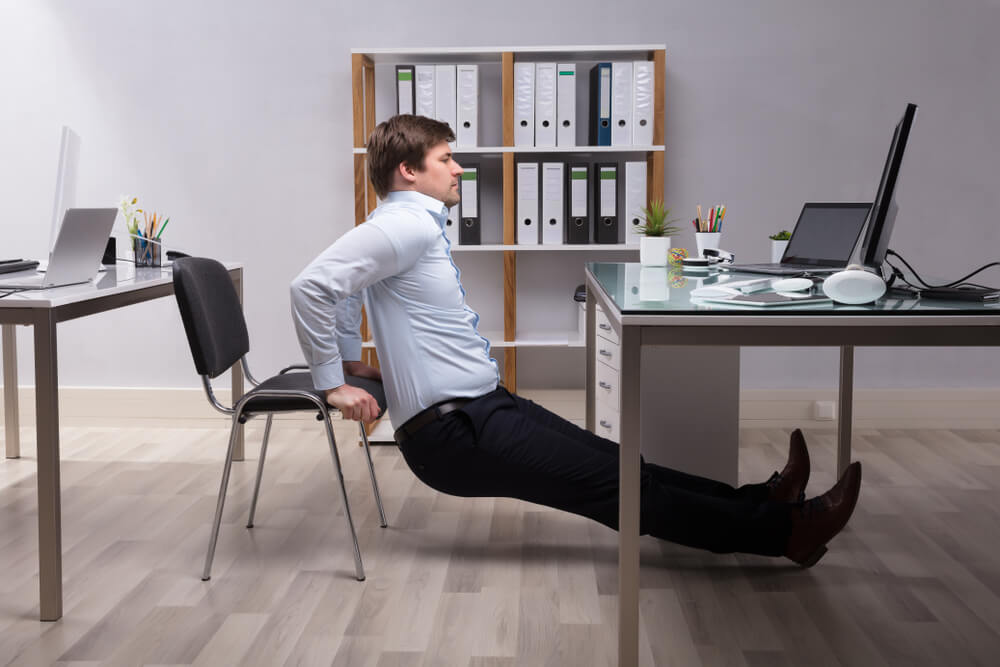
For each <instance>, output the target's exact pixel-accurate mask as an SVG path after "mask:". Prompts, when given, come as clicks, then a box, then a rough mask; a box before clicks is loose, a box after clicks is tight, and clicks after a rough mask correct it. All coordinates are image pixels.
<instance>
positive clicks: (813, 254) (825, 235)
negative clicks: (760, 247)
mask: <svg viewBox="0 0 1000 667" xmlns="http://www.w3.org/2000/svg"><path fill="white" fill-rule="evenodd" d="M871 207H872V205H871V203H858V204H841V203H816V202H810V203H807V204H806V205H805V206H803V207H802V213H800V214H799V219H798V222H796V223H795V229H793V230H792V237H791V238H790V239H789V240H788V247H786V248H785V254H784V255H782V256H781V262H779V263H778V264H774V263H766V264H722V265H719V268H720V269H724V270H726V271H739V272H742V273H766V274H769V275H775V276H794V275H798V274H801V273H807V272H808V273H833V272H836V271H841V270H843V269H844V268H845V267H846V266H847V264H848V263H849V261H850V259H851V254H852V253H853V252H854V247H855V246H856V245H857V243H858V239H859V238H860V237H861V230H862V229H864V227H865V221H866V220H867V219H868V212H869V211H870V210H871Z"/></svg>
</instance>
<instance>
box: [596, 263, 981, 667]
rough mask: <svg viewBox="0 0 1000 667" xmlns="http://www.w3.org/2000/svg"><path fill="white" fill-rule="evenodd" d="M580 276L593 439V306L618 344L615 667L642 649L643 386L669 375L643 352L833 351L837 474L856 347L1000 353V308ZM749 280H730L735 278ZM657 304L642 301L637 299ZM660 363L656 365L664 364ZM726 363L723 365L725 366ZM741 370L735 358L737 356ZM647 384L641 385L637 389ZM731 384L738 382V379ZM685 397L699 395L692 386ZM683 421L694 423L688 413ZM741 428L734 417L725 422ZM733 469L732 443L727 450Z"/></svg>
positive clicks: (622, 269) (680, 278)
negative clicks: (695, 297)
mask: <svg viewBox="0 0 1000 667" xmlns="http://www.w3.org/2000/svg"><path fill="white" fill-rule="evenodd" d="M586 277H587V428H588V429H590V430H591V431H593V430H594V427H595V423H594V415H595V402H596V401H595V391H596V387H595V373H596V366H597V364H598V363H600V362H598V361H595V353H596V348H595V345H596V340H597V335H596V332H595V331H596V316H595V306H596V305H600V307H601V309H602V311H603V313H604V314H605V315H606V317H607V322H608V324H609V325H610V327H611V328H612V329H613V331H614V334H615V335H616V336H617V338H618V340H619V348H620V349H619V352H620V376H619V378H620V398H619V407H620V446H621V449H620V457H621V463H620V468H619V469H620V485H619V508H618V509H619V514H618V517H619V536H618V588H619V591H618V594H619V598H618V602H619V607H618V664H619V665H620V666H621V667H628V666H632V665H636V664H637V663H638V646H639V444H640V432H641V426H642V425H643V423H644V421H646V416H644V415H643V414H642V411H641V397H642V395H643V385H644V383H645V384H652V382H651V380H652V381H653V382H661V381H662V376H663V375H664V373H665V372H666V369H664V368H662V367H657V366H656V365H652V364H642V363H640V362H641V360H642V358H643V352H644V351H645V350H659V351H661V352H663V351H666V352H667V353H673V354H674V355H675V357H677V358H682V357H683V356H684V354H685V350H688V349H691V348H693V347H703V346H717V347H719V348H720V349H728V350H730V351H732V350H737V351H738V349H739V347H740V346H743V345H754V346H830V347H839V348H840V395H839V401H838V408H839V417H838V422H837V430H838V448H837V470H838V471H841V470H843V469H844V468H845V467H847V464H848V463H849V462H850V456H851V419H852V410H851V405H852V401H853V383H854V347H855V346H858V345H862V346H892V347H895V346H949V347H952V346H995V345H1000V328H998V327H1000V304H992V305H984V304H977V303H972V302H968V301H930V302H925V303H921V302H919V301H917V300H913V299H892V298H889V299H883V300H880V301H879V302H878V303H876V304H874V305H865V306H842V305H817V306H806V307H797V308H789V307H783V308H769V309H761V308H754V307H747V306H743V307H739V306H727V305H709V304H702V305H699V304H695V303H692V302H691V299H690V291H691V289H692V288H693V287H696V286H697V280H696V279H694V278H693V277H691V278H688V277H685V276H684V275H683V274H681V273H679V272H675V273H670V272H668V271H667V269H665V268H658V269H656V268H642V269H640V268H639V267H638V266H637V265H635V264H620V263H589V264H587V268H586ZM748 277H750V276H747V275H742V276H733V279H742V278H748ZM644 293H645V295H646V296H652V298H656V299H657V300H655V301H654V300H643V299H642V297H643V296H644ZM661 358H662V357H661ZM731 358H732V357H730V359H731ZM735 360H736V363H737V365H738V363H739V356H738V352H737V354H736V356H735ZM644 375H645V376H646V378H645V381H644ZM737 377H738V376H737ZM687 391H695V392H696V391H698V388H697V386H695V387H688V389H687ZM681 418H682V419H687V420H698V419H701V415H699V414H697V413H694V414H692V413H688V414H686V415H681ZM729 419H731V420H738V419H739V414H738V410H737V411H735V412H733V413H732V414H731V415H729ZM728 456H729V457H731V461H730V464H731V465H734V464H735V463H736V460H737V457H738V442H737V441H736V439H734V440H733V441H732V442H731V443H730V453H729V454H728Z"/></svg>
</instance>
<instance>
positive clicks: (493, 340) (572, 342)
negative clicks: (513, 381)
mask: <svg viewBox="0 0 1000 667" xmlns="http://www.w3.org/2000/svg"><path fill="white" fill-rule="evenodd" d="M479 333H480V335H482V336H483V338H485V339H486V340H488V341H490V349H491V350H508V349H517V348H519V349H525V348H529V347H540V348H542V347H544V348H550V347H567V348H569V347H572V348H576V347H585V341H584V340H583V339H582V338H581V337H580V335H579V334H578V333H577V332H576V331H571V332H561V331H552V332H540V333H536V334H527V335H524V336H521V337H519V338H517V339H515V340H512V341H510V340H503V332H502V331H480V332H479ZM361 347H362V348H374V347H375V343H374V342H372V341H366V342H364V343H362V344H361Z"/></svg>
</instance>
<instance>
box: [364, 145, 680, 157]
mask: <svg viewBox="0 0 1000 667" xmlns="http://www.w3.org/2000/svg"><path fill="white" fill-rule="evenodd" d="M664 150H666V148H665V147H664V146H473V147H464V148H462V147H458V146H456V147H455V148H453V149H452V153H454V154H455V155H489V154H495V155H502V154H503V153H514V154H515V155H516V154H518V153H524V154H528V153H569V154H572V155H587V154H588V153H654V152H660V153H662V152H663V151H664ZM367 152H368V150H367V149H365V148H355V149H354V154H355V155H365V154H366V153H367Z"/></svg>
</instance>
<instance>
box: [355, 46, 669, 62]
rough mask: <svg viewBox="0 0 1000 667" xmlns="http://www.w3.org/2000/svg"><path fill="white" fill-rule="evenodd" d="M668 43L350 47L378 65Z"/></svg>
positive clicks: (597, 56)
mask: <svg viewBox="0 0 1000 667" xmlns="http://www.w3.org/2000/svg"><path fill="white" fill-rule="evenodd" d="M666 48H667V47H666V44H613V45H608V46H574V45H566V46H489V47H465V46H458V47H451V48H438V47H416V48H407V49H351V53H352V54H361V55H363V56H367V57H368V58H370V59H371V61H372V62H373V63H375V64H376V65H384V64H391V63H402V64H414V65H416V64H423V63H439V62H443V61H446V62H461V63H491V62H495V63H498V64H499V63H500V58H501V56H502V54H504V53H513V54H514V58H515V59H517V60H543V59H545V60H571V61H578V60H583V61H586V60H593V61H598V60H602V61H604V60H635V59H637V57H648V54H649V53H650V52H651V51H665V50H666Z"/></svg>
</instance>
